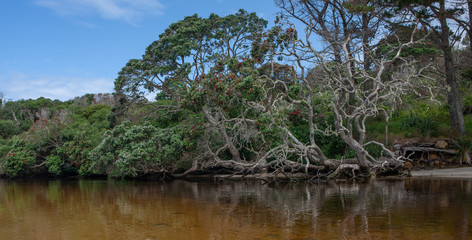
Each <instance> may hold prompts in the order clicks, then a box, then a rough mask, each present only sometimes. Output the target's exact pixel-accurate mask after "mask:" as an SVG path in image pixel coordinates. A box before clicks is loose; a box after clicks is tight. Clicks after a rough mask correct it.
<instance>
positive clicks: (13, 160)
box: [2, 146, 35, 177]
mask: <svg viewBox="0 0 472 240" xmlns="http://www.w3.org/2000/svg"><path fill="white" fill-rule="evenodd" d="M34 163H35V154H34V152H33V151H31V150H27V149H24V148H22V147H19V146H16V147H15V148H14V149H13V150H11V151H9V152H8V153H7V154H6V156H5V157H4V158H3V162H2V169H3V170H4V171H5V174H6V175H7V176H8V177H19V176H25V175H26V174H27V173H28V167H30V166H32V165H33V164H34Z"/></svg>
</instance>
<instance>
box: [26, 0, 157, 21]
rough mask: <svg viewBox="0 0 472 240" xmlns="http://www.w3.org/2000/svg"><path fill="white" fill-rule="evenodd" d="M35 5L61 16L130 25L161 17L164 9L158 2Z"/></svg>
mask: <svg viewBox="0 0 472 240" xmlns="http://www.w3.org/2000/svg"><path fill="white" fill-rule="evenodd" d="M35 3H36V4H38V5H39V6H43V7H46V8H50V9H52V10H53V11H55V12H56V13H57V14H59V15H63V16H74V17H84V16H90V15H99V16H100V17H102V18H104V19H112V20H123V21H126V22H128V23H131V24H135V23H136V22H137V21H139V20H140V19H142V18H143V17H146V16H154V15H161V14H162V13H163V12H162V10H163V9H164V6H163V5H162V4H161V3H160V2H159V1H158V0H35Z"/></svg>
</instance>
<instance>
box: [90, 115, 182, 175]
mask: <svg viewBox="0 0 472 240" xmlns="http://www.w3.org/2000/svg"><path fill="white" fill-rule="evenodd" d="M182 131H183V130H182ZM188 147H190V146H189V142H188V141H184V140H183V137H182V135H181V132H180V131H179V130H178V129H177V128H170V129H158V128H156V127H154V126H152V125H150V124H148V123H147V124H143V125H132V124H131V123H130V122H123V123H121V124H120V125H118V126H116V127H115V128H114V129H113V130H112V131H110V132H108V133H106V136H105V138H104V139H103V141H102V143H101V144H99V145H98V146H97V147H96V148H95V149H93V151H92V152H91V153H90V157H91V159H92V161H93V162H92V163H91V165H90V171H91V172H93V173H95V174H109V175H110V176H115V177H122V176H137V175H138V174H143V173H145V172H152V171H157V170H158V169H160V168H161V167H162V166H163V165H165V164H170V163H171V161H173V160H175V159H177V158H179V157H180V156H181V154H182V153H183V152H184V148H188Z"/></svg>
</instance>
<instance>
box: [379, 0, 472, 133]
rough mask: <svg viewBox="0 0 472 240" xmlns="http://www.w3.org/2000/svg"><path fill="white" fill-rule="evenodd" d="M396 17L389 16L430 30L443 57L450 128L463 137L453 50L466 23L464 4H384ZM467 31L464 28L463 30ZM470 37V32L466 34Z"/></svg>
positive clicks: (442, 1)
mask: <svg viewBox="0 0 472 240" xmlns="http://www.w3.org/2000/svg"><path fill="white" fill-rule="evenodd" d="M387 2H391V4H392V6H393V7H394V8H396V9H395V11H396V12H398V15H393V16H391V17H392V18H391V19H393V22H394V23H395V24H403V25H404V24H405V23H403V22H402V21H403V19H402V18H401V17H398V16H406V15H410V16H415V17H416V18H417V19H418V21H419V22H420V24H421V25H422V27H425V28H427V29H428V31H430V32H431V33H432V34H433V35H434V36H435V37H436V39H437V40H438V41H437V43H438V48H439V49H441V51H442V53H443V57H444V66H443V68H444V79H445V82H446V85H447V88H448V89H447V103H448V106H449V117H450V120H451V127H452V129H453V130H455V131H456V132H457V133H459V134H461V135H464V134H465V133H466V132H465V124H464V116H463V113H462V103H461V96H460V94H459V90H458V81H457V74H456V69H455V68H456V65H455V63H454V57H453V48H454V45H455V43H456V41H457V39H458V38H459V37H460V36H459V35H458V33H459V32H460V28H461V27H466V26H467V25H468V23H470V22H469V21H464V17H465V15H464V14H465V13H466V4H465V3H464V2H462V3H460V2H459V3H458V2H455V1H445V0H440V1H418V0H403V1H387ZM466 29H467V27H466ZM469 34H470V31H469Z"/></svg>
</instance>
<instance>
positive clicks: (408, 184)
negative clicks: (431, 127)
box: [0, 179, 472, 240]
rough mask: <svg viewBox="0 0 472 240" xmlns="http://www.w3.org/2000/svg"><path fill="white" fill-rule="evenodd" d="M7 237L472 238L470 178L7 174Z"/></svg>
mask: <svg viewBox="0 0 472 240" xmlns="http://www.w3.org/2000/svg"><path fill="white" fill-rule="evenodd" d="M0 239H423V240H425V239H472V181H471V180H440V179H436V180H434V179H427V180H425V179H407V180H376V181H370V182H368V183H359V184H358V183H340V184H336V183H290V184H282V183H279V184H265V185H264V184H260V183H259V182H185V181H174V182H170V183H163V182H140V181H136V182H134V181H107V180H66V181H64V180H62V181H61V180H54V181H7V180H0Z"/></svg>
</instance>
